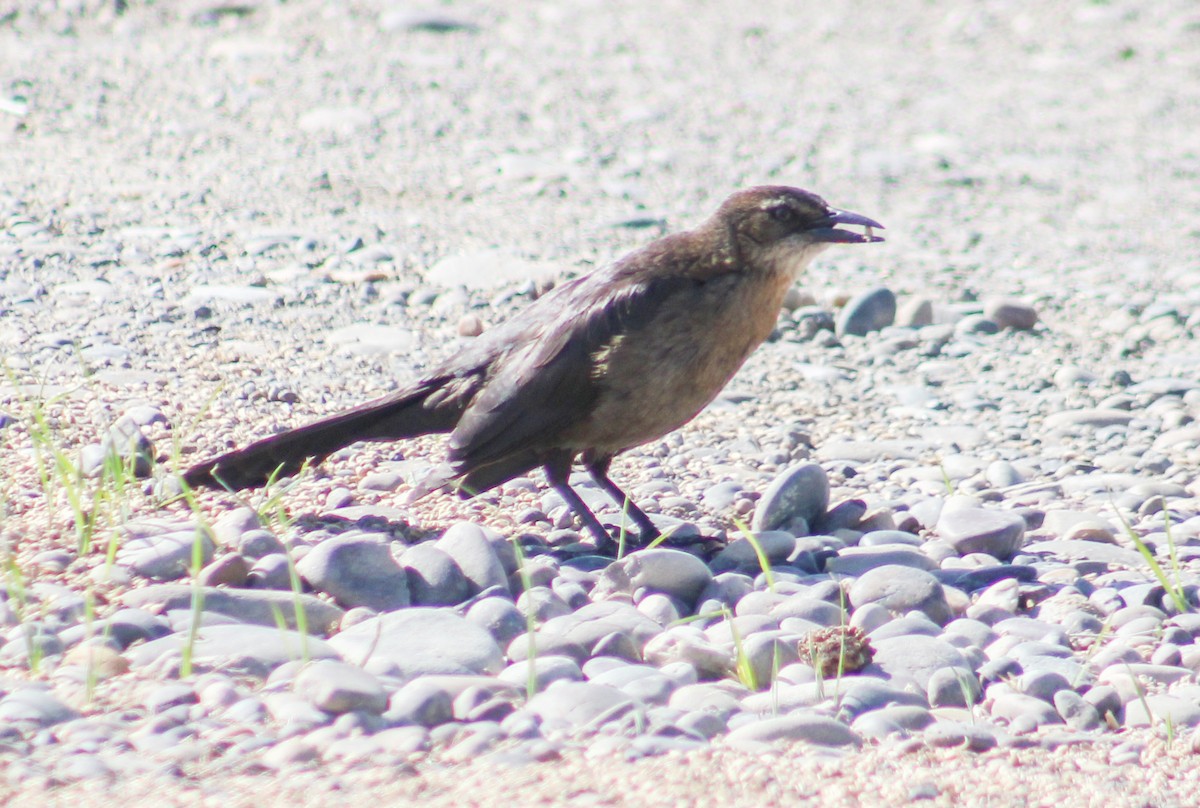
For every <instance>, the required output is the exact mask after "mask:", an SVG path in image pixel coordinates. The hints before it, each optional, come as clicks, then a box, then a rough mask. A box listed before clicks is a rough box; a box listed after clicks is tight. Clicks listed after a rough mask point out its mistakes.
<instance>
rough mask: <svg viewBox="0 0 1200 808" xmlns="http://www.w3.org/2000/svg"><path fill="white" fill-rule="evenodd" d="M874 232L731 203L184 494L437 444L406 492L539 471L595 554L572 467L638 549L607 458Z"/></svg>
mask: <svg viewBox="0 0 1200 808" xmlns="http://www.w3.org/2000/svg"><path fill="white" fill-rule="evenodd" d="M840 224H848V225H859V226H862V227H865V228H867V232H866V234H865V235H864V234H859V233H857V232H854V231H849V230H840V229H838V228H837V225H840ZM871 228H882V225H880V224H879V223H877V222H875V221H872V220H871V219H868V218H867V217H865V216H862V215H860V214H857V213H851V212H849V211H843V210H838V209H836V208H831V207H829V205H827V204H826V203H825V201H824V200H823V199H821V198H820V197H819V196H817V195H816V194H813V193H810V192H808V191H803V190H800V189H798V188H788V187H783V186H762V187H757V188H749V189H746V190H743V191H739V192H737V193H735V194H733V195H732V196H730V197H729V198H728V199H726V200H725V202H724V203H723V204H722V205H721V207H720V208H719V209H718V210H717V212H716V213H715V214H713V215H712V216H711V217H710V218H709V219H708V220H706V221H705V222H703V223H702V224H701V225H700V226H699V227H697V228H696V229H694V230H690V231H687V232H683V233H677V234H674V235H670V236H667V237H665V238H662V239H659V240H658V241H655V242H653V243H651V244H649V245H647V246H646V247H644V248H642V249H640V250H637V251H635V252H632V253H630V254H629V255H627V256H625V257H624V258H622V259H621V260H619V261H617V262H616V263H614V264H612V265H610V266H608V267H606V268H604V269H601V270H598V271H596V272H593V273H591V274H590V275H586V276H583V277H580V278H576V279H574V280H572V281H569V282H567V283H564V284H562V285H561V286H559V287H557V288H555V289H554V290H553V291H551V292H550V293H548V294H546V295H544V296H543V297H541V298H539V299H538V300H537V301H535V302H534V303H532V304H531V305H529V306H528V307H527V308H525V309H524V310H522V311H521V312H519V313H518V314H517V315H516V316H514V317H512V318H511V319H510V320H508V321H506V322H504V323H501V324H500V325H497V326H496V327H494V328H492V329H491V330H489V331H487V332H485V333H484V334H483V335H481V336H480V337H479V338H478V339H476V340H474V341H473V342H472V343H471V344H470V345H468V346H467V347H465V348H463V349H462V350H461V351H459V352H458V353H457V354H455V355H454V356H452V357H450V358H449V359H448V360H446V361H445V362H443V363H442V364H441V365H439V366H437V367H436V368H434V369H433V370H432V371H430V372H429V373H427V374H426V375H425V376H424V377H423V378H421V379H420V380H419V381H417V382H415V383H414V384H412V385H410V386H409V387H407V388H406V389H404V390H401V391H399V392H397V393H393V394H391V395H388V396H385V397H383V398H380V399H377V400H375V401H370V402H368V403H366V404H363V405H361V406H358V407H355V408H354V409H351V410H348V411H346V412H343V413H340V414H337V415H333V416H330V417H328V418H323V419H321V420H319V421H316V422H314V423H311V424H308V425H306V426H302V427H298V428H296V429H291V430H288V431H286V432H282V433H279V434H277V435H272V436H270V437H268V438H263V439H262V440H259V441H257V442H255V443H252V444H250V445H249V446H247V447H245V448H243V449H237V450H235V451H232V452H229V453H227V454H223V455H221V456H219V457H216V458H213V459H210V460H207V461H205V462H203V463H199V464H197V465H195V466H193V467H192V468H190V469H188V471H187V472H186V473H185V474H184V475H183V476H184V480H185V481H186V482H187V483H188V484H189V485H191V486H207V487H213V488H228V489H234V490H236V489H242V488H250V487H255V486H261V485H264V484H266V483H267V481H268V480H269V479H271V478H272V477H279V476H287V475H290V474H294V473H296V472H297V471H298V470H299V469H300V468H301V467H302V466H303V465H304V463H305V462H306V461H310V460H311V461H314V462H318V461H320V460H323V459H324V458H326V457H328V456H329V455H330V454H332V453H333V452H335V451H337V450H338V449H341V448H343V447H345V446H348V445H349V444H351V443H354V442H356V441H362V440H369V441H381V440H398V439H402V438H412V437H416V436H418V435H427V434H431V433H435V432H448V433H450V437H449V441H448V452H447V465H446V467H444V468H443V470H442V471H441V472H440V473H437V474H434V475H431V477H430V479H428V480H426V481H425V482H424V483H423V484H422V485H421V486H420V488H419V489H418V494H419V493H423V492H425V491H429V490H432V489H434V488H438V487H442V486H444V485H450V486H454V487H457V488H458V489H459V490H460V491H461V492H463V493H464V494H466V495H470V494H474V493H478V492H480V491H485V490H487V489H489V488H492V487H494V486H496V485H500V484H501V483H503V482H505V481H507V480H510V479H512V478H513V477H516V476H519V475H522V474H525V473H527V472H529V471H530V470H532V469H534V468H536V467H538V466H541V467H542V468H543V469H544V470H545V472H546V477H547V479H548V480H549V482H550V484H551V485H552V486H553V487H554V489H555V490H556V491H558V493H559V494H560V495H561V496H562V497H563V499H564V500H565V501H566V502H567V503H568V505H570V507H571V509H572V510H573V511H574V512H575V513H576V514H577V515H578V516H579V518H580V520H581V521H582V523H583V526H584V527H585V528H586V529H587V530H588V531H589V532H590V533H591V534H592V535H593V536H594V537H595V538H596V540H597V541H598V542H600V543H601V544H605V543H607V542H608V541H609V536H608V533H607V531H606V530H605V528H604V527H603V526H602V525H601V524H600V522H599V520H598V519H597V518H596V516H595V515H594V514H593V513H592V512H591V510H589V509H588V507H587V506H586V505H585V504H584V503H583V500H582V499H580V497H579V495H578V494H577V493H576V492H575V491H574V490H573V489H572V488H571V487H570V485H568V477H569V474H570V470H571V465H572V464H573V463H574V462H575V461H576V460H577V459H579V460H581V461H582V463H583V465H584V467H585V468H586V469H587V470H588V472H589V473H590V474H591V476H592V477H593V479H595V481H596V482H597V484H599V485H600V487H601V488H603V489H604V490H605V491H606V492H607V493H608V494H609V495H610V496H612V497H613V498H614V499H615V500H616V502H617V503H618V504H619V505H623V506H625V507H626V509H627V511H628V513H629V515H630V517H631V518H632V519H633V520H634V522H635V523H636V524H637V526H638V529H639V530H640V531H641V534H642V535H641V538H642V540H645V539H647V538H650V537H653V536H654V535H656V534H657V530H656V528H655V526H654V523H653V522H652V521H651V520H650V518H649V517H648V516H646V514H645V513H644V512H642V511H641V510H640V509H639V508H638V507H637V506H636V505H634V503H633V502H632V501H630V500H629V499H628V498H627V497H626V495H625V494H624V492H622V491H621V489H620V488H618V487H617V486H616V484H614V483H613V482H612V481H611V480H610V479H609V477H608V467H609V464H610V463H611V461H612V459H613V457H615V456H616V455H617V454H619V453H620V452H623V451H625V450H626V449H631V448H633V447H635V446H640V445H641V444H643V443H647V442H649V441H652V440H655V439H657V438H660V437H662V436H663V435H665V434H667V433H668V432H671V431H672V430H675V429H678V428H679V427H680V426H683V425H684V424H686V423H687V422H688V421H690V420H691V419H692V418H694V417H695V416H696V414H697V413H699V412H700V410H702V409H703V408H704V407H705V406H707V405H708V403H709V402H711V401H712V400H713V399H714V398H715V397H716V396H717V394H718V393H719V392H720V391H721V389H722V388H723V387H724V386H725V384H726V383H727V382H728V381H729V380H730V378H732V377H733V375H734V373H736V372H737V370H738V368H739V367H741V365H742V363H743V362H744V361H745V360H746V357H748V356H749V355H750V353H751V352H752V351H753V350H754V349H755V348H756V347H758V346H759V345H760V344H761V343H762V342H763V340H765V339H766V338H767V336H768V335H769V334H770V333H771V330H772V329H773V328H774V325H775V322H776V319H777V318H778V316H779V309H780V306H781V305H782V303H783V297H784V294H785V292H786V291H787V289H788V287H789V286H791V284H792V283H793V282H794V281H795V280H796V278H797V276H798V275H799V273H800V272H801V271H802V270H803V269H804V267H805V266H807V265H808V263H809V261H811V260H812V258H813V257H814V256H815V255H817V254H818V253H819V252H821V251H822V250H823V249H824V248H826V247H827V246H829V245H830V244H836V243H842V244H854V243H864V242H872V241H882V239H880V238H878V237H877V236H874V235H873V234H872V233H871Z"/></svg>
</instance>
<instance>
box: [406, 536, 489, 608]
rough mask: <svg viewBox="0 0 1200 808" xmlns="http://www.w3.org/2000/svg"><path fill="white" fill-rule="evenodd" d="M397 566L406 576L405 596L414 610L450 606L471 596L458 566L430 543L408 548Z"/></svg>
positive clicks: (466, 581)
mask: <svg viewBox="0 0 1200 808" xmlns="http://www.w3.org/2000/svg"><path fill="white" fill-rule="evenodd" d="M399 563H400V566H401V567H403V568H404V571H405V573H407V575H408V593H409V598H410V600H411V601H412V605H414V606H454V605H457V604H459V603H462V602H463V601H464V600H466V599H467V598H468V597H470V596H471V593H472V585H471V582H470V581H468V580H467V578H466V576H465V575H463V572H462V570H461V569H459V568H458V564H456V563H454V559H452V558H451V557H450V556H449V555H447V554H446V553H445V552H444V551H442V550H439V549H438V548H437V547H435V546H434V545H433V544H431V543H428V542H422V543H421V544H415V545H413V546H412V547H409V548H408V549H407V550H405V551H404V554H403V555H401V556H400V562H399Z"/></svg>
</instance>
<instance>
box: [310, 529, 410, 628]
mask: <svg viewBox="0 0 1200 808" xmlns="http://www.w3.org/2000/svg"><path fill="white" fill-rule="evenodd" d="M296 572H298V573H299V574H300V577H302V578H303V579H304V580H305V581H307V582H308V583H309V584H310V585H311V586H312V587H313V588H314V589H316V590H317V591H319V592H325V593H327V594H329V595H332V596H333V598H334V599H335V600H337V602H338V603H339V604H341V605H342V606H344V607H346V608H351V607H354V606H366V607H367V608H370V609H374V610H375V611H377V612H386V611H391V610H392V609H402V608H404V607H405V606H408V604H409V598H408V576H407V575H406V574H405V572H404V570H403V569H402V568H401V567H400V565H399V564H397V563H396V559H395V558H393V557H392V552H391V550H390V549H389V548H388V546H387V544H386V543H385V542H384V541H382V540H381V539H380V538H377V537H373V536H365V535H348V536H334V537H332V538H328V539H325V541H323V542H321V543H320V544H318V545H317V546H316V547H314V548H313V549H312V550H311V551H309V553H308V554H307V555H305V556H304V558H302V559H300V560H299V561H298V562H297V563H296Z"/></svg>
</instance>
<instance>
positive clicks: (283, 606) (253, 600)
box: [114, 584, 344, 634]
mask: <svg viewBox="0 0 1200 808" xmlns="http://www.w3.org/2000/svg"><path fill="white" fill-rule="evenodd" d="M193 594H194V590H193V587H191V586H187V585H186V584H161V585H159V586H147V587H144V588H142V589H131V590H129V591H128V592H126V593H125V594H123V595H122V596H121V602H122V603H124V604H125V605H126V606H129V607H132V608H135V609H139V608H140V609H145V608H149V607H154V608H157V609H159V610H162V611H167V610H175V609H191V607H192V597H193ZM200 596H201V600H202V606H203V611H205V612H217V613H219V614H226V615H229V616H230V617H233V618H236V619H238V620H241V621H244V622H247V623H254V624H256V625H260V626H272V627H274V626H276V625H278V624H277V622H276V621H277V619H278V618H279V617H282V618H283V620H284V622H285V624H286V625H287V627H288V628H292V629H294V628H297V627H298V615H297V612H298V611H299V613H300V614H301V615H303V620H304V622H305V624H306V628H307V630H308V632H309V633H312V634H330V633H332V632H333V631H334V630H336V629H337V627H338V624H339V623H341V620H342V615H343V614H344V612H343V611H342V610H341V609H339V608H338V607H337V606H334V605H333V604H332V603H328V602H326V601H324V600H321V599H320V598H315V597H313V596H312V595H297V594H296V593H294V592H278V591H273V590H258V589H217V588H214V587H201V589H200ZM118 614H120V613H118ZM115 616H116V615H114V617H115ZM153 631H157V629H153Z"/></svg>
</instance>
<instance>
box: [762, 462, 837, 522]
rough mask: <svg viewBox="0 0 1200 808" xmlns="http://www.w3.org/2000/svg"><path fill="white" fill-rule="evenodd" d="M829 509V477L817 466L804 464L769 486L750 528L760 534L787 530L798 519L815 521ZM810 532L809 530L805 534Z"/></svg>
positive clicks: (787, 472) (793, 468)
mask: <svg viewBox="0 0 1200 808" xmlns="http://www.w3.org/2000/svg"><path fill="white" fill-rule="evenodd" d="M827 507H829V477H828V476H827V475H826V474H825V469H823V468H821V467H820V466H819V465H817V464H816V463H801V464H799V465H796V466H792V467H791V468H789V469H787V470H785V471H784V472H783V473H781V474H780V475H779V476H777V477H776V478H775V479H774V480H772V481H771V484H770V485H769V486H767V490H766V491H764V492H763V495H762V497H761V498H760V499H759V501H758V505H757V506H756V507H755V509H754V518H753V519H752V520H751V522H750V529H751V530H753V531H755V532H756V533H757V532H761V531H766V530H775V529H777V528H784V529H786V528H787V526H788V525H790V524H791V523H793V522H795V521H796V520H803V524H804V525H806V526H807V525H809V524H812V523H813V522H815V521H816V520H817V519H818V518H819V517H821V516H823V515H824V513H825V509H826V508H827ZM805 532H807V530H806V531H805Z"/></svg>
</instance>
